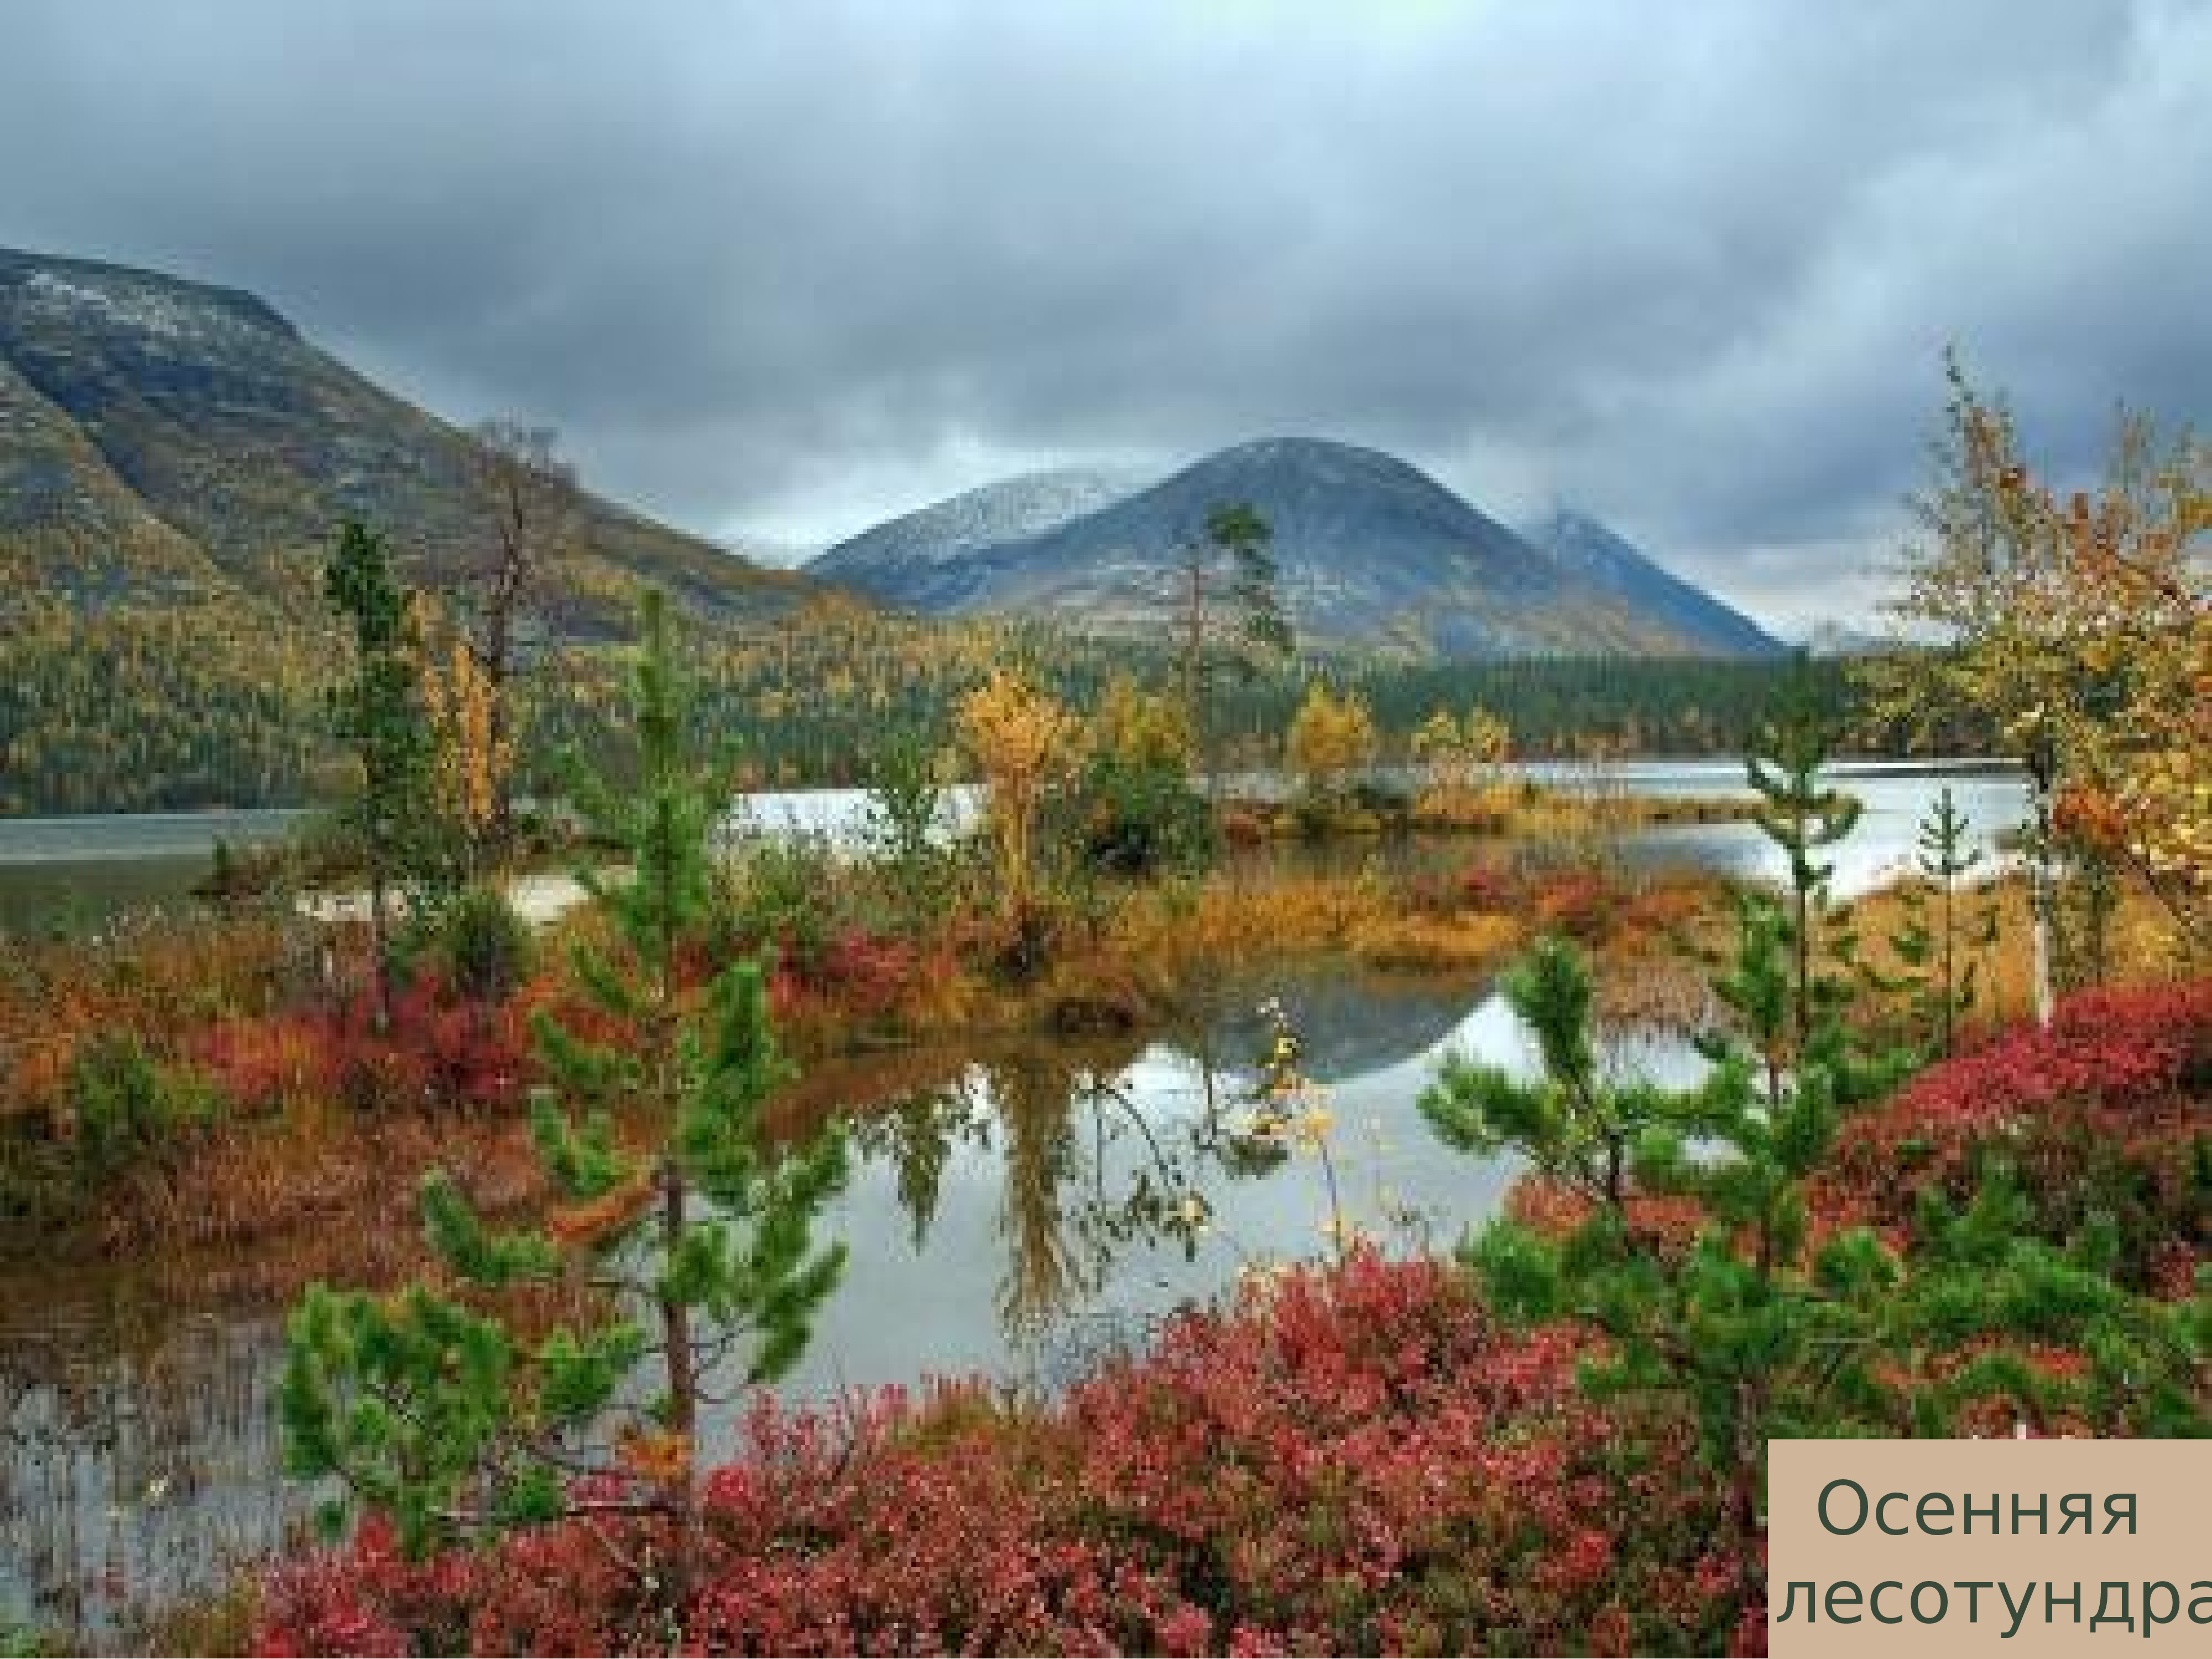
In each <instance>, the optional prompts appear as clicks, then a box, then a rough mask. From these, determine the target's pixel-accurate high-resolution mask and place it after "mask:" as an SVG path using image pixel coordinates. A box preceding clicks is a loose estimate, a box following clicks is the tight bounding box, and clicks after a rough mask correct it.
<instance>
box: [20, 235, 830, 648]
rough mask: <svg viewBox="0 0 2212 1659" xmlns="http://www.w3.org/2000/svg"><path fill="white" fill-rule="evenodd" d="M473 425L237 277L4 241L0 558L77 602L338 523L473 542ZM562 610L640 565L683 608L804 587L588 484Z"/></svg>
mask: <svg viewBox="0 0 2212 1659" xmlns="http://www.w3.org/2000/svg"><path fill="white" fill-rule="evenodd" d="M473 453H474V446H473V442H472V441H471V439H470V438H469V437H468V435H466V434H465V433H463V432H461V431H460V430H459V429H458V428H454V427H453V426H450V425H448V424H447V423H446V422H443V421H441V420H439V419H437V418H436V417H435V416H431V415H429V414H428V413H426V412H424V411H423V410H420V409H418V408H416V407H415V406H414V405H413V404H410V403H407V402H406V401H404V399H402V398H398V397H395V396H393V395H392V393H390V392H386V391H384V390H383V389H382V388H380V387H379V386H376V385H374V383H372V382H371V381H369V380H367V379H365V378H364V377H362V375H360V374H356V372H355V371H354V370H352V369H350V368H348V367H347V366H346V365H345V364H343V363H342V362H339V361H338V360H337V358H335V357H333V356H331V355H329V354H328V353H327V352H325V351H323V350H321V349H319V348H318V347H317V346H315V345H314V344H313V343H312V342H310V341H309V340H307V338H305V337H303V336H302V335H301V333H300V331H298V330H297V329H296V328H295V327H294V326H293V325H291V324H290V323H289V322H288V321H286V320H285V319H284V318H283V317H282V316H280V315H279V314H278V313H276V311H275V310H274V309H272V308H271V307H270V306H269V305H268V304H267V303H266V302H264V301H262V300H260V299H258V298H257V297H256V296H254V295H252V294H248V293H246V292H244V291H243V290H240V289H229V288H219V287H213V286H210V285H208V284H205V283H196V282H188V281H185V280H183V279H181V278H179V277H174V276H163V275H161V274H159V273H156V272H153V271H146V270H131V269H128V268H125V267H123V266H119V265H112V264H98V263H94V262H93V261H89V260H82V259H66V258H50V257H46V256H41V255H38V254H31V253H22V252H10V251H8V250H4V249H0V577H5V578H7V579H9V586H11V587H15V588H16V589H17V590H18V592H26V591H27V592H39V593H42V594H44V595H46V597H48V598H50V599H58V600H59V601H61V602H63V603H64V604H67V605H71V606H73V607H76V608H79V609H91V610H98V609H100V608H101V607H104V606H106V605H114V604H118V603H124V602H126V601H128V602H137V603H142V604H155V605H159V604H162V603H169V602H174V601H178V600H181V599H191V598H202V599H210V598H216V597H219V596H222V595H223V594H224V593H225V592H226V590H229V591H232V592H244V593H246V594H248V595H258V594H261V593H263V592H264V591H265V590H266V589H267V588H268V587H269V586H270V585H271V581H272V575H273V573H272V567H271V563H270V562H271V561H272V560H274V561H275V562H276V566H277V567H278V568H282V567H284V566H288V565H289V566H291V567H294V574H295V575H296V574H297V567H298V566H299V565H300V564H301V562H302V560H301V556H311V557H313V558H316V559H319V557H320V556H321V555H322V553H323V551H324V550H326V549H327V548H328V546H329V545H330V544H331V538H332V537H333V535H334V533H335V532H336V530H337V526H338V523H339V522H340V520H342V519H343V518H344V517H346V516H348V515H355V516H359V517H361V518H362V519H364V520H367V521H368V522H369V523H371V524H373V525H374V526H377V527H379V528H380V529H382V530H384V531H386V532H388V533H389V534H390V536H391V538H392V542H393V544H394V546H395V548H397V549H398V550H399V551H400V552H401V553H402V554H403V555H404V556H407V557H409V558H411V559H413V560H415V561H416V562H418V564H419V565H420V566H421V567H423V568H427V569H429V570H435V569H437V568H441V567H444V566H447V565H449V564H450V562H452V561H453V560H454V559H456V558H458V557H459V556H461V555H462V554H463V553H464V552H465V550H467V549H468V548H469V547H470V546H471V545H472V544H478V543H479V542H480V538H481V537H482V535H483V529H482V526H481V524H480V521H479V519H478V516H477V515H478V513H479V512H480V510H481V509H480V507H479V506H478V503H477V497H476V496H475V495H474V494H473V492H472V489H471V468H470V462H471V455H472V454H473ZM577 542H578V552H577V555H576V556H575V558H574V561H573V562H572V565H571V568H569V569H568V571H566V572H564V573H563V574H564V576H565V577H566V578H567V579H568V580H565V581H564V582H563V584H562V589H563V591H562V594H561V596H560V598H559V599H558V600H556V626H559V627H561V628H562V629H563V630H564V631H569V632H574V633H577V634H580V635H592V634H596V633H599V632H602V631H605V629H609V628H611V627H614V626H618V625H619V620H620V613H621V610H622V602H621V600H620V598H619V595H618V592H617V589H618V587H619V586H621V584H622V583H623V580H624V579H629V578H637V579H642V580H647V581H651V582H654V583H657V584H659V585H661V586H665V587H668V588H669V589H671V591H672V592H674V593H675V594H676V595H677V597H678V599H679V600H680V601H681V602H682V603H684V605H687V606H688V607H689V608H690V609H691V610H692V611H696V612H698V613H700V614H702V615H706V616H711V617H721V618H728V619H737V618H744V617H760V616H764V615H769V614H775V613H776V612H779V611H784V610H787V609H788V608H789V607H790V606H791V605H793V603H795V602H796V601H797V600H799V599H801V598H803V597H804V596H805V595H806V594H808V593H810V592H813V591H815V590H814V587H813V585H812V584H811V583H809V582H807V581H806V580H805V579H804V578H801V577H798V576H795V575H793V574H790V573H787V572H782V571H766V570H763V569H760V568H757V567H755V566H754V565H752V564H750V563H749V562H746V561H745V560H743V559H741V558H738V557H735V556H732V555H730V554H727V553H725V552H723V551H721V550H719V549H717V548H714V547H713V546H711V545H709V544H707V543H706V542H703V541H701V540H698V539H696V538H693V537H690V536H687V535H684V534H683V533H682V532H678V531H675V530H671V529H670V528H668V527H667V526H664V525H660V524H657V523H654V522H653V520H649V519H646V518H644V517H641V515H639V514H637V513H632V512H629V511H628V510H627V509H625V508H623V507H617V506H615V505H613V504H611V503H610V502H607V501H601V500H599V499H598V498H597V497H593V496H589V495H586V496H585V497H584V498H583V500H582V501H581V503H580V518H579V534H578V537H577Z"/></svg>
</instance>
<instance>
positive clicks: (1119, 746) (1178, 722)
mask: <svg viewBox="0 0 2212 1659" xmlns="http://www.w3.org/2000/svg"><path fill="white" fill-rule="evenodd" d="M1088 737H1089V740H1090V749H1091V753H1092V754H1094V755H1101V756H1109V757H1112V758H1114V759H1115V760H1119V761H1121V762H1124V763H1127V764H1129V765H1133V766H1173V765H1188V763H1190V760H1191V758H1192V752H1193V745H1192V743H1191V737H1190V721H1189V720H1188V717H1187V716H1186V715H1185V714H1184V712H1183V710H1182V709H1181V708H1177V707H1176V705H1175V704H1174V703H1173V702H1170V701H1169V700H1168V699H1167V698H1165V697H1164V696H1158V695H1157V694H1155V693H1152V692H1148V691H1141V690H1138V688H1137V686H1136V684H1135V683H1134V682H1133V680H1131V679H1130V678H1129V677H1128V676H1127V675H1126V674H1116V675H1115V676H1114V678H1112V679H1110V680H1109V681H1108V682H1107V683H1106V690H1105V691H1104V693H1103V695H1102V696H1100V698H1099V700H1098V712H1097V714H1093V715H1092V716H1091V729H1090V732H1089V733H1088Z"/></svg>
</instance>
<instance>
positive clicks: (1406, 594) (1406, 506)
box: [807, 438, 1780, 660]
mask: <svg viewBox="0 0 2212 1659" xmlns="http://www.w3.org/2000/svg"><path fill="white" fill-rule="evenodd" d="M1012 483H1013V485H1014V486H1015V495H1014V497H1013V499H1014V500H1015V501H1017V502H1018V503H1025V502H1027V501H1030V499H1033V496H1032V494H1031V492H1030V490H1029V489H1028V487H1027V485H1026V483H1024V481H1022V480H1015V481H1012ZM1096 493H1097V494H1099V495H1106V496H1107V497H1108V498H1107V499H1105V500H1103V501H1102V502H1101V504H1099V505H1097V506H1095V507H1089V508H1088V509H1087V510H1085V509H1084V508H1083V507H1082V505H1081V503H1082V501H1083V499H1084V495H1083V492H1082V491H1081V490H1080V489H1077V490H1075V491H1073V492H1071V493H1070V495H1069V497H1068V498H1066V499H1065V500H1062V501H1055V502H1053V503H1052V504H1051V506H1052V508H1053V510H1051V511H1048V512H1043V513H1041V516H1043V517H1045V518H1046V519H1047V520H1048V521H1047V522H1045V523H1043V524H1042V525H1040V526H1036V527H1033V528H1030V529H1027V530H1018V531H1014V532H1012V533H1008V532H1007V531H1006V529H1004V528H1003V527H1002V526H999V525H995V524H994V526H992V528H991V529H990V530H989V531H988V532H983V533H977V532H975V530H974V529H973V528H972V526H973V524H974V523H975V520H976V518H977V516H978V515H977V513H975V511H974V510H973V504H974V503H975V501H977V499H978V497H981V499H982V501H984V502H985V503H987V504H993V503H994V501H995V498H994V495H993V492H992V491H990V490H985V491H981V492H975V493H974V494H971V495H969V496H963V497H959V498H956V500H955V501H950V502H946V503H945V504H943V505H942V506H940V507H934V508H930V509H927V510H925V511H924V512H922V513H912V514H908V515H907V516H906V517H905V518H902V519H899V520H893V521H892V522H891V523H890V525H886V526H881V527H879V528H878V529H877V530H874V531H871V532H867V533H866V534H865V535H863V536H860V537H858V538H854V540H852V541H850V542H847V543H845V544H842V545H841V546H839V547H836V548H833V549H831V550H829V552H828V553H825V554H824V555H823V556H821V557H820V558H818V559H817V560H816V561H814V562H813V563H812V564H811V565H809V566H808V567H807V568H808V569H809V571H810V572H811V573H812V574H818V575H824V576H834V577H835V578H836V579H837V580H843V581H846V582H849V583H850V584H852V585H853V586H858V587H860V588H861V589H862V590H863V591H865V592H868V593H870V594H872V596H874V597H876V598H878V599H882V600H884V602H886V603H889V604H891V605H900V606H904V607H908V608H911V609H914V610H916V611H923V612H925V613H929V614H936V615H975V614H983V613H1010V614H1015V615H1025V616H1040V617H1054V618H1057V619H1060V620H1062V621H1065V622H1069V623H1077V624H1079V625H1082V626H1085V627H1087V628H1091V629H1099V630H1103V631H1107V632H1113V633H1132V634H1142V633H1147V632H1151V631H1152V630H1154V629H1158V627H1159V626H1160V625H1161V623H1163V622H1164V620H1165V618H1166V617H1168V616H1169V615H1170V614H1171V613H1172V609H1173V594H1174V574H1175V562H1176V550H1177V548H1178V547H1180V546H1181V545H1182V544H1184V542H1185V541H1186V540H1187V539H1188V538H1190V537H1192V536H1194V535H1195V534H1197V533H1199V532H1200V530H1201V529H1202V526H1203V525H1204V523H1205V520H1206V513H1207V512H1208V510H1209V509H1210V508H1212V507H1214V506H1215V505H1217V504H1218V503H1221V502H1225V501H1247V502H1249V503H1251V504H1252V505H1253V506H1254V507H1256V508H1257V509H1258V510H1259V512H1260V513H1261V515H1262V516H1263V517H1264V518H1266V519H1267V522H1268V524H1269V526H1271V528H1272V529H1273V553H1274V556H1275V558H1276V561H1277V563H1278V565H1279V568H1280V571H1281V581H1282V591H1283V597H1284V599H1285V604H1286V605H1287V606H1288V608H1289V610H1290V611H1291V619H1292V622H1293V623H1294V624H1295V626H1296V627H1297V630H1298V634H1299V636H1300V638H1301V640H1302V641H1304V643H1305V644H1306V645H1308V646H1310V647H1319V648H1323V649H1337V650H1346V651H1379V652H1382V653H1386V654H1389V655H1393V656H1397V657H1402V658H1407V659H1416V660H1428V659H1484V658H1500V657H1512V656H1527V655H1565V654H1606V653H1620V654H1632V655H1719V656H1730V655H1763V654H1768V653H1773V652H1775V651H1778V649H1779V648H1780V647H1778V645H1777V644H1776V642H1775V641H1773V640H1771V638H1769V637H1768V636H1767V635H1765V633H1764V632H1763V631H1762V630H1760V629H1759V628H1758V627H1757V626H1756V625H1755V624H1753V623H1751V622H1750V621H1749V620H1748V619H1747V618H1745V617H1741V616H1739V615H1738V614H1737V613H1735V611H1730V610H1729V608H1728V607H1727V606H1725V605H1722V604H1721V603H1720V602H1719V601H1718V600H1717V599H1711V597H1710V596H1707V595H1705V594H1703V593H1701V592H1699V591H1698V590H1696V589H1695V588H1692V587H1691V586H1688V585H1687V584H1686V583H1682V582H1680V581H1678V580H1675V579H1674V578H1673V577H1671V576H1668V574H1666V573H1665V572H1664V571H1662V570H1661V569H1659V568H1657V567H1656V565H1653V564H1652V563H1651V562H1650V561H1649V560H1648V559H1645V558H1644V556H1642V555H1640V554H1638V553H1637V552H1636V551H1635V550H1634V549H1632V548H1631V547H1629V546H1628V544H1626V542H1622V541H1620V539H1619V538H1613V537H1610V536H1609V533H1607V532H1602V526H1596V525H1595V524H1594V523H1590V522H1589V521H1587V520H1584V521H1582V522H1583V523H1584V524H1587V525H1588V526H1589V532H1591V533H1590V534H1589V535H1583V536H1577V537H1575V538H1570V539H1571V545H1570V546H1567V547H1565V548H1564V549H1559V550H1555V549H1553V548H1550V547H1545V546H1540V545H1537V544H1532V543H1531V542H1530V541H1528V540H1527V539H1525V538H1522V536H1520V535H1517V534H1516V533H1515V532H1513V531H1511V530H1510V529H1508V528H1507V527H1506V526H1504V525H1503V524H1500V523H1499V522H1498V520H1495V519H1492V518H1491V517H1489V516H1488V515H1487V514H1486V513H1482V512H1481V511H1480V510H1479V509H1478V508H1476V507H1473V506H1471V505H1469V504H1468V502H1466V501H1462V500H1461V499H1460V497H1458V496H1457V495H1454V494H1453V493H1452V492H1451V491H1449V489H1445V488H1444V487H1443V485H1442V484H1440V483H1437V482H1436V480H1434V479H1433V478H1431V477H1429V476H1428V475H1427V474H1425V473H1424V472H1422V471H1419V470H1418V469H1417V468H1415V467H1413V466H1410V465H1407V463H1405V462H1404V461H1401V460H1399V459H1395V457H1392V456H1389V455H1386V454H1383V453H1381V452H1379V451H1376V450H1372V449H1362V448H1357V447H1352V446H1351V445H1347V444H1340V443H1334V442H1329V441H1324V440H1320V439H1313V438H1273V439H1267V440H1263V441H1259V442H1255V443H1249V444H1243V445H1239V446H1237V447H1235V448H1232V449H1226V450H1223V451H1221V452H1219V453H1217V454H1213V455H1210V456H1207V457H1206V458H1205V459H1201V460H1200V461H1197V462H1195V463H1194V464H1192V465H1189V466H1186V467H1184V468H1183V469H1182V470H1181V471H1177V472H1176V473H1174V474H1172V475H1170V477H1166V478H1164V479H1163V480H1161V481H1160V482H1159V483H1156V484H1153V485H1152V486H1151V487H1150V488H1148V489H1139V490H1137V491H1135V492H1134V493H1121V494H1111V493H1110V491H1109V487H1108V486H1104V485H1100V486H1097V487H1096ZM1071 502H1072V503H1073V506H1074V507H1075V510H1074V511H1073V512H1064V511H1060V510H1059V509H1061V508H1064V507H1066V506H1068V505H1069V504H1070V503H1071ZM963 503H964V504H967V505H963ZM1009 516H1010V517H1011V518H1016V519H1018V517H1019V514H1018V513H1016V514H1010V515H1009ZM1600 533H1606V535H1607V539H1606V540H1605V542H1604V544H1602V546H1600V545H1599V544H1598V543H1597V541H1596V536H1597V535H1598V534H1600Z"/></svg>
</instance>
